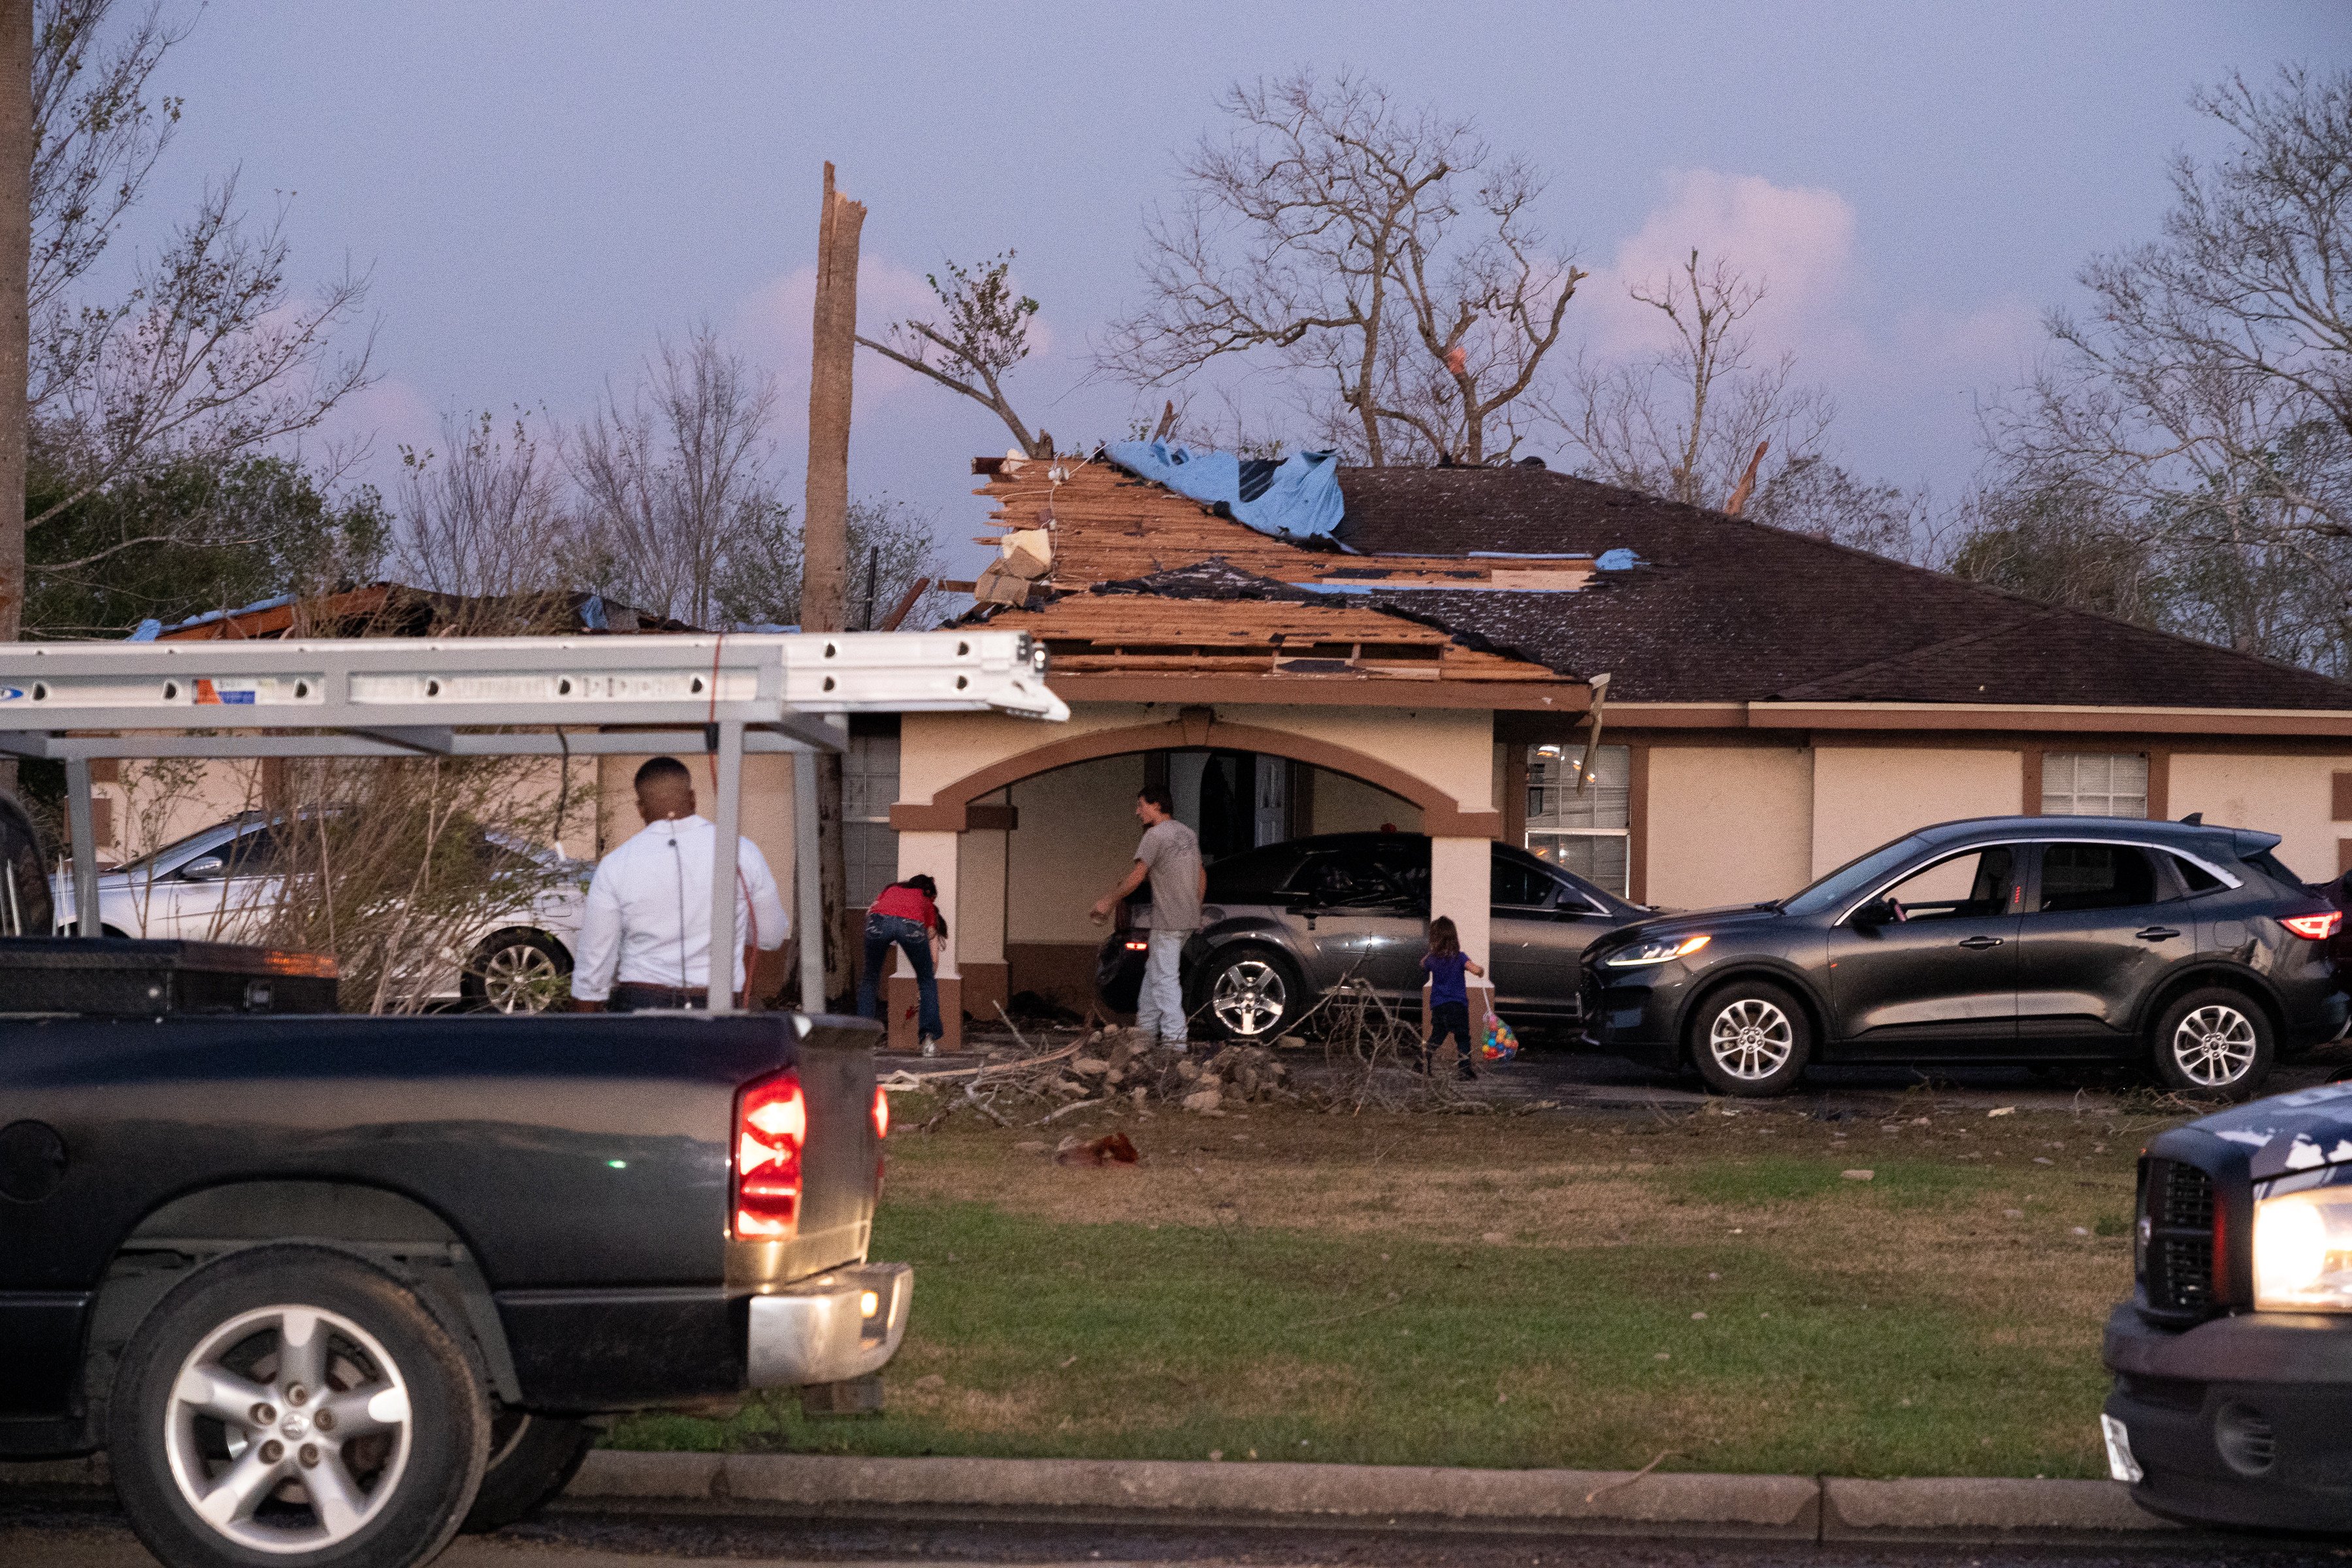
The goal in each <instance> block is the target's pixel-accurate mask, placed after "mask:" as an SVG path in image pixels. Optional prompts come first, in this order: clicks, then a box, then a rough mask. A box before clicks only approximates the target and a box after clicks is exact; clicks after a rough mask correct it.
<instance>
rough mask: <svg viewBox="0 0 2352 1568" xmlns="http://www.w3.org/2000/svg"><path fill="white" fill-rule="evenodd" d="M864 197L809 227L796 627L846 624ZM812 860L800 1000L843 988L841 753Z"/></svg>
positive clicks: (820, 805) (834, 199)
mask: <svg viewBox="0 0 2352 1568" xmlns="http://www.w3.org/2000/svg"><path fill="white" fill-rule="evenodd" d="M865 225H866V207H865V205H864V204H863V203H860V202H853V201H851V200H850V199H849V198H848V197H847V196H845V195H842V194H841V193H840V192H839V191H836V190H835V189H834V188H833V165H832V164H831V163H827V164H825V166H824V211H823V212H822V213H821V214H820V215H819V216H818V218H817V228H816V235H817V239H816V314H815V321H814V327H813V330H812V331H811V334H810V338H811V341H810V345H809V444H808V491H807V502H806V505H805V506H804V508H803V511H802V514H801V629H802V630H803V631H809V632H838V631H845V630H846V629H848V614H849V381H850V364H851V359H852V356H854V355H855V354H856V352H857V236H858V231H859V230H860V229H861V228H863V227H864V226H865ZM816 774H817V799H816V809H817V870H818V875H819V878H820V881H821V884H822V886H823V889H824V990H825V994H824V997H822V998H810V997H803V998H802V1000H801V1005H802V1006H803V1007H805V1008H810V1009H814V1008H817V1007H820V1006H824V1007H827V1008H831V1007H833V1006H835V1005H837V1004H839V1003H840V1002H841V1001H843V1000H844V999H845V998H846V997H847V996H848V994H849V988H850V971H849V877H848V868H847V866H846V863H845V860H844V858H843V855H842V834H841V758H840V757H839V756H838V755H835V754H831V753H828V754H826V755H824V756H822V757H820V758H818V759H817V769H816Z"/></svg>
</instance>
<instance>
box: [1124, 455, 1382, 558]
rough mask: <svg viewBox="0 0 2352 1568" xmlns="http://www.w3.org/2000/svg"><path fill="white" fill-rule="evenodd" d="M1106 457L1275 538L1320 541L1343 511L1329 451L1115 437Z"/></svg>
mask: <svg viewBox="0 0 2352 1568" xmlns="http://www.w3.org/2000/svg"><path fill="white" fill-rule="evenodd" d="M1110 458H1111V461H1112V462H1114V463H1117V464H1118V466H1119V467H1121V468H1127V469H1129V470H1130V471H1131V472H1134V473H1137V474H1140V475H1141V476H1143V478H1145V479H1156V480H1158V481H1159V482H1160V483H1161V484H1163V485H1166V486H1167V487H1168V488H1169V489H1171V490H1174V491H1175V492H1176V493H1177V494H1178V495H1181V496H1190V497H1191V498H1192V500H1197V501H1203V502H1206V503H1209V504H1211V505H1215V504H1217V503H1219V502H1222V503H1223V505H1224V507H1225V509H1226V510H1228V511H1230V512H1231V513H1232V514H1233V515H1234V518H1235V519H1236V520H1237V521H1241V522H1244V523H1247V524H1248V525H1249V526H1250V527H1252V528H1255V529H1256V530H1257V531H1259V532H1260V533H1270V534H1272V535H1274V536H1275V537H1276V538H1277V539H1320V538H1325V537H1328V535H1329V534H1330V532H1331V531H1332V530H1333V529H1335V528H1337V527H1339V519H1340V518H1341V517H1342V516H1344V515H1345V514H1346V508H1345V505H1344V504H1343V503H1342V502H1341V500H1340V499H1339V458H1338V456H1337V455H1336V454H1334V453H1330V452H1295V453H1293V454H1291V455H1290V456H1289V457H1287V458H1282V459H1281V460H1280V461H1278V462H1277V461H1275V460H1273V459H1271V458H1236V457H1235V456H1234V455H1233V454H1232V453H1231V452H1216V451H1211V450H1208V449H1207V448H1205V447H1187V446H1185V445H1184V444H1183V443H1181V442H1179V441H1116V442H1113V443H1112V444H1111V447H1110Z"/></svg>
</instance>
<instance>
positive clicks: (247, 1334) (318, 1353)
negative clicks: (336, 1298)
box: [163, 1306, 414, 1554]
mask: <svg viewBox="0 0 2352 1568" xmlns="http://www.w3.org/2000/svg"><path fill="white" fill-rule="evenodd" d="M163 1422H164V1425H163V1453H164V1458H165V1459H166V1461H167V1462H168V1463H169V1465H170V1467H171V1471H172V1479H173V1481H174V1482H175V1483H176V1484H177V1485H178V1487H179V1489H180V1496H181V1498H182V1499H183V1500H185V1501H186V1503H187V1505H188V1507H189V1509H190V1510H192V1511H193V1512H194V1514H195V1516H196V1518H197V1519H199V1520H201V1521H203V1522H204V1523H205V1525H206V1526H207V1527H209V1528H210V1529H211V1530H212V1531H214V1532H215V1534H217V1535H219V1536H221V1537H223V1538H224V1539H226V1540H228V1541H232V1542H236V1544H237V1545H239V1546H242V1547H245V1548H247V1550H249V1551H254V1552H273V1553H279V1554H290V1553H294V1552H316V1551H319V1550H320V1549H321V1548H324V1547H329V1546H333V1545H336V1544H338V1543H339V1542H344V1541H348V1540H350V1539H351V1538H352V1536H354V1535H356V1534H358V1533H359V1532H360V1531H362V1530H364V1529H366V1528H367V1527H368V1525H369V1524H370V1523H371V1522H372V1521H373V1520H374V1519H375V1518H376V1516H377V1515H378V1514H380V1513H382V1512H383V1510H384V1507H385V1505H386V1504H387V1503H389V1502H390V1501H391V1500H392V1497H393V1494H394V1492H395V1491H396V1490H398V1489H399V1486H400V1478H401V1475H402V1473H403V1472H404V1470H405V1469H406V1468H407V1467H408V1452H409V1447H410V1445H411V1442H412V1441H413V1436H414V1434H413V1430H412V1428H413V1426H414V1423H413V1422H412V1421H411V1419H410V1413H409V1403H408V1384H407V1382H406V1381H405V1380H404V1378H403V1377H402V1376H401V1374H400V1368H399V1367H398V1366H397V1365H396V1364H395V1363H394V1361H393V1359H392V1357H391V1356H390V1355H389V1354H387V1353H386V1352H385V1351H384V1348H383V1345H382V1344H381V1343H380V1342H377V1340H376V1338H375V1336H373V1334H371V1333H369V1332H368V1331H366V1330H365V1329H362V1328H361V1327H360V1326H359V1325H358V1324H357V1323H355V1322H353V1321H351V1320H350V1319H349V1318H346V1317H344V1316H343V1315H342V1314H341V1313H339V1312H331V1311H328V1310H325V1309H323V1308H320V1307H306V1306H279V1307H257V1308H256V1309H254V1310H252V1311H249V1312H240V1313H239V1314H237V1315H236V1317H234V1318H231V1319H230V1320H229V1321H226V1322H225V1323H223V1324H221V1325H220V1326H219V1327H218V1328H216V1329H215V1330H213V1331H212V1332H211V1333H209V1334H206V1335H205V1337H204V1339H203V1340H202V1341H200V1342H198V1343H197V1345H196V1347H195V1349H194V1350H192V1351H190V1352H188V1356H187V1359H186V1360H185V1361H184V1362H182V1363H180V1371H179V1375H178V1376H177V1377H176V1378H174V1379H173V1384H172V1392H171V1395H170V1398H169V1400H168V1402H167V1404H166V1405H165V1409H164V1417H163Z"/></svg>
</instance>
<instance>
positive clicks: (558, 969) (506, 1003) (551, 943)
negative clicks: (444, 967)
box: [457, 930, 572, 1013]
mask: <svg viewBox="0 0 2352 1568" xmlns="http://www.w3.org/2000/svg"><path fill="white" fill-rule="evenodd" d="M571 975H572V955H571V954H570V953H568V952H564V951H563V944H562V943H561V942H557V941H556V940H555V939H554V938H553V937H551V936H550V935H548V934H547V933H546V932H545V931H529V930H516V931H500V932H499V934H498V935H496V936H494V937H491V938H490V939H489V940H488V941H487V942H483V943H482V945H481V946H480V947H478V948H476V949H475V950H474V956H473V957H472V958H470V959H468V960H467V963H466V970H465V973H463V974H461V975H459V976H458V978H457V990H458V992H459V994H462V995H463V996H464V997H465V998H466V1000H467V1002H470V1003H472V1004H473V1005H475V1006H477V1007H487V1008H488V1009H489V1010H490V1011H492V1012H494V1013H544V1012H546V1011H547V1010H548V1009H549V1008H550V1007H552V1006H554V1005H556V1004H557V1003H558V1002H561V1001H562V1000H563V997H564V995H565V993H566V990H567V988H568V986H569V984H570V980H571Z"/></svg>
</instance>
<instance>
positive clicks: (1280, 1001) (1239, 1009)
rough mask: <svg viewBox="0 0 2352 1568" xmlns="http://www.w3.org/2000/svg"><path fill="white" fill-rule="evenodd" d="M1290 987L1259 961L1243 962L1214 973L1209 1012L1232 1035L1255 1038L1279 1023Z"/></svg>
mask: <svg viewBox="0 0 2352 1568" xmlns="http://www.w3.org/2000/svg"><path fill="white" fill-rule="evenodd" d="M1289 1004H1290V987H1288V986H1287V985H1286V984H1283V981H1282V972H1281V971H1280V970H1278V969H1276V968H1275V966H1274V965H1273V964H1271V963H1267V962H1266V961H1265V960H1264V959H1262V958H1244V959H1243V960H1242V961H1241V962H1239V963H1234V964H1229V965H1227V966H1226V967H1225V968H1224V969H1223V970H1221V971H1219V972H1218V974H1217V980H1216V984H1214V985H1213V986H1211V987H1210V988H1209V1011H1210V1012H1211V1013H1213V1014H1214V1015H1215V1016H1216V1019H1217V1022H1218V1023H1220V1024H1222V1025H1223V1026H1224V1027H1225V1028H1226V1029H1228V1030H1230V1031H1231V1032H1232V1033H1234V1034H1236V1035H1244V1036H1249V1037H1256V1036H1259V1035H1263V1034H1265V1033H1266V1032H1267V1031H1268V1030H1270V1029H1272V1028H1273V1027H1274V1026H1276V1024H1279V1023H1281V1022H1282V1015H1283V1011H1284V1009H1285V1008H1286V1007H1287V1006H1288V1005H1289Z"/></svg>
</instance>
